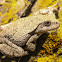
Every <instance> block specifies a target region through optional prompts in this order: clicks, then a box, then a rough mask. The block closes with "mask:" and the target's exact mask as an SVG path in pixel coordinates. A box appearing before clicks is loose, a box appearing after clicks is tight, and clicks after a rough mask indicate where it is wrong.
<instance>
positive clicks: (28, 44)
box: [26, 34, 38, 51]
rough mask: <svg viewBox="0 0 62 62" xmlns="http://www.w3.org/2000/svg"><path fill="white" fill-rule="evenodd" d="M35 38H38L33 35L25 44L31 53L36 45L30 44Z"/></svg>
mask: <svg viewBox="0 0 62 62" xmlns="http://www.w3.org/2000/svg"><path fill="white" fill-rule="evenodd" d="M37 38H38V36H37V34H35V35H33V36H31V37H30V39H29V40H28V42H27V43H26V45H27V48H28V49H29V50H31V51H34V50H35V48H36V45H35V44H33V43H32V42H33V41H34V40H35V39H37Z"/></svg>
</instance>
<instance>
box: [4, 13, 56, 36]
mask: <svg viewBox="0 0 62 62" xmlns="http://www.w3.org/2000/svg"><path fill="white" fill-rule="evenodd" d="M52 19H53V20H52ZM46 20H51V21H53V22H55V21H56V22H57V20H56V19H55V17H54V16H53V15H48V14H47V15H38V16H30V17H25V18H21V19H19V20H17V21H14V22H12V23H10V24H8V25H9V26H7V27H6V28H5V30H6V32H7V33H8V34H10V33H12V34H13V33H15V32H18V33H19V34H21V36H22V35H25V34H28V33H30V32H32V31H33V30H35V29H36V27H37V26H38V25H39V24H40V23H42V22H44V21H46Z"/></svg>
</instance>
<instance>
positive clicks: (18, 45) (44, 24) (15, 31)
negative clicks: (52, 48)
mask: <svg viewBox="0 0 62 62" xmlns="http://www.w3.org/2000/svg"><path fill="white" fill-rule="evenodd" d="M59 26H60V24H59V22H58V20H57V19H56V18H55V16H54V15H52V14H45V15H42V14H39V15H36V16H29V17H24V18H20V19H18V20H16V21H14V22H11V23H8V24H6V25H1V26H0V30H1V32H0V52H1V53H2V54H4V55H5V56H8V57H11V58H12V57H23V56H25V55H28V51H25V50H24V49H23V48H22V47H23V46H25V45H26V46H27V49H28V50H29V51H35V49H36V44H34V43H33V42H35V43H36V40H37V39H38V38H39V37H40V36H41V35H42V34H43V33H45V32H47V31H51V30H55V29H58V28H59Z"/></svg>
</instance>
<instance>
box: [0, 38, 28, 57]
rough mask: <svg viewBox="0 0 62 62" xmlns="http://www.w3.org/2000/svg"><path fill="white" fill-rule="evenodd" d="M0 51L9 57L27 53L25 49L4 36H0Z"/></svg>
mask: <svg viewBox="0 0 62 62" xmlns="http://www.w3.org/2000/svg"><path fill="white" fill-rule="evenodd" d="M0 41H2V42H1V43H0V52H1V53H3V54H5V55H7V56H9V57H20V56H24V55H27V54H28V53H27V51H24V50H23V48H22V47H18V46H17V45H15V44H13V43H12V42H11V41H8V40H7V39H6V38H2V37H0Z"/></svg>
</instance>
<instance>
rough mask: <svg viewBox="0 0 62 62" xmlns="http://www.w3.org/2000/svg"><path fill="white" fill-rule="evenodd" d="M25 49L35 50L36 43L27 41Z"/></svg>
mask: <svg viewBox="0 0 62 62" xmlns="http://www.w3.org/2000/svg"><path fill="white" fill-rule="evenodd" d="M26 45H27V49H28V50H30V51H35V48H36V45H35V44H33V43H29V44H28V43H27V44H26Z"/></svg>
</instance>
